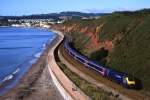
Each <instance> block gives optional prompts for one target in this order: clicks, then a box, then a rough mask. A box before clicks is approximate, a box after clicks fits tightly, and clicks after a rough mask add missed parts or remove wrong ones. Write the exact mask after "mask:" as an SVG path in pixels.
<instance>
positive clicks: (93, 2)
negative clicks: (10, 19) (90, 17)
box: [0, 0, 150, 16]
mask: <svg viewBox="0 0 150 100" xmlns="http://www.w3.org/2000/svg"><path fill="white" fill-rule="evenodd" d="M143 8H150V0H0V15H3V16H6V15H13V16H14V15H31V14H47V13H54V12H62V11H80V12H87V13H89V12H90V13H109V12H113V11H122V10H139V9H143Z"/></svg>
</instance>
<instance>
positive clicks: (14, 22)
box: [0, 12, 105, 28]
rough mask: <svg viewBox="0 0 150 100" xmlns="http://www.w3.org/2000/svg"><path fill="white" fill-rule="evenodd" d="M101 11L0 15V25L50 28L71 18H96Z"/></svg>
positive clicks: (100, 14)
mask: <svg viewBox="0 0 150 100" xmlns="http://www.w3.org/2000/svg"><path fill="white" fill-rule="evenodd" d="M102 15H105V14H102V13H96V14H94V13H81V12H61V13H52V14H41V15H29V16H0V26H15V27H31V26H32V27H43V28H50V26H51V25H53V24H60V23H64V22H65V21H68V20H71V19H85V20H87V19H96V18H98V17H99V16H102Z"/></svg>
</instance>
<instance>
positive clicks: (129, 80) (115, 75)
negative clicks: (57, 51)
mask: <svg viewBox="0 0 150 100" xmlns="http://www.w3.org/2000/svg"><path fill="white" fill-rule="evenodd" d="M63 46H64V48H65V50H66V51H67V52H68V54H69V55H70V56H72V57H73V58H74V59H75V60H77V61H79V62H80V63H82V64H84V65H85V66H86V67H87V68H91V69H93V70H95V71H97V72H98V73H100V74H101V75H102V76H104V77H106V78H108V79H110V80H113V81H115V82H116V83H118V84H120V85H122V86H123V87H125V88H134V87H135V85H136V80H135V78H134V77H132V76H130V75H128V74H126V73H122V72H119V71H116V70H114V69H111V68H109V67H106V66H104V65H101V64H98V63H96V62H95V61H92V60H90V59H88V58H87V57H85V56H83V55H81V54H80V53H78V52H77V51H76V50H75V49H73V48H71V46H70V45H69V41H68V40H67V39H65V41H64V43H63Z"/></svg>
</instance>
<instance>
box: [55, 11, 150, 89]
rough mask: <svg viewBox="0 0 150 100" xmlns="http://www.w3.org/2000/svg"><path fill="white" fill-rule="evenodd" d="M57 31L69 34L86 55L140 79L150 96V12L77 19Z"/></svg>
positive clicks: (61, 26)
mask: <svg viewBox="0 0 150 100" xmlns="http://www.w3.org/2000/svg"><path fill="white" fill-rule="evenodd" d="M53 28H55V29H58V30H61V31H64V32H66V33H68V34H67V35H68V36H69V37H70V38H71V39H72V41H73V45H74V47H75V48H76V49H78V50H79V51H80V52H81V53H82V54H85V55H87V56H88V57H90V58H92V59H94V60H97V61H98V62H101V63H103V64H105V65H107V66H109V67H111V68H114V69H116V70H119V71H122V72H126V73H129V74H131V75H134V76H136V77H137V78H139V79H140V80H141V81H142V84H143V90H144V91H149V92H150V87H149V86H150V78H149V76H150V53H149V52H150V45H149V43H150V9H145V10H141V11H136V12H114V13H112V14H109V15H106V16H102V17H100V18H98V19H88V20H87V19H86V20H81V19H74V20H69V21H67V22H65V23H63V24H58V25H55V26H53Z"/></svg>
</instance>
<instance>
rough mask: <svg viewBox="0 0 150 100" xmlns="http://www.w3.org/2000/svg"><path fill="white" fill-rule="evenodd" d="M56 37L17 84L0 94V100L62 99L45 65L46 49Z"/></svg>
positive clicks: (49, 47) (48, 48) (55, 40)
mask: <svg viewBox="0 0 150 100" xmlns="http://www.w3.org/2000/svg"><path fill="white" fill-rule="evenodd" d="M58 39H59V38H58V37H56V39H54V41H53V42H52V43H51V44H50V45H49V46H48V47H47V49H46V50H45V51H44V53H43V54H42V56H41V57H40V58H39V60H38V61H37V62H36V63H35V64H33V65H32V66H31V68H30V69H29V71H28V72H27V73H26V74H25V75H24V77H23V78H22V79H21V80H20V82H19V83H18V84H17V86H16V87H14V88H13V89H12V90H10V91H9V92H8V93H7V94H5V95H4V96H1V97H0V100H63V98H62V97H61V95H60V93H59V92H58V90H57V89H56V87H55V85H54V84H53V82H52V80H51V76H50V73H49V71H48V67H47V66H46V63H47V62H46V59H47V56H48V51H49V50H50V49H51V47H52V46H53V45H54V44H55V43H56V42H57V40H58Z"/></svg>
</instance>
